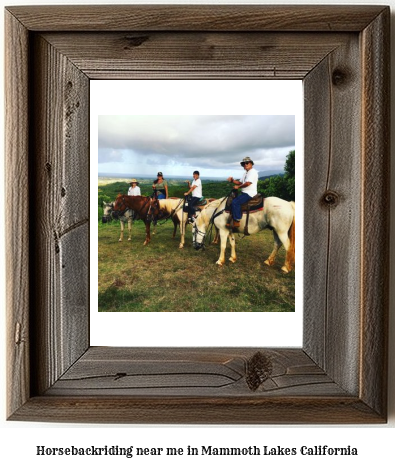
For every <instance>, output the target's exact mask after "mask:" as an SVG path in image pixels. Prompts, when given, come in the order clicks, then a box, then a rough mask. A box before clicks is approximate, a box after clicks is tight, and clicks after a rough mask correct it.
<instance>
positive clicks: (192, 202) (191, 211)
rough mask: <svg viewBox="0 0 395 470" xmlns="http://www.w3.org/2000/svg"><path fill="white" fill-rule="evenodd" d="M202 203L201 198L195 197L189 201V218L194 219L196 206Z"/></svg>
mask: <svg viewBox="0 0 395 470" xmlns="http://www.w3.org/2000/svg"><path fill="white" fill-rule="evenodd" d="M199 201H200V197H194V196H191V197H190V199H188V217H189V218H190V217H192V216H193V215H195V212H196V209H195V205H197V203H198V202H199Z"/></svg>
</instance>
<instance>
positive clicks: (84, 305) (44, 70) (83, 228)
mask: <svg viewBox="0 0 395 470" xmlns="http://www.w3.org/2000/svg"><path fill="white" fill-rule="evenodd" d="M31 47H32V51H33V55H34V56H35V57H36V59H37V60H36V63H35V67H34V71H33V72H32V73H31V89H32V93H33V97H32V100H33V104H32V110H33V111H32V117H33V119H32V123H31V129H32V133H33V135H34V142H33V143H32V146H31V155H32V158H33V159H34V161H35V165H34V167H33V168H32V170H31V178H32V182H33V184H34V188H35V189H34V191H33V193H32V196H31V197H32V201H33V203H32V208H34V211H35V218H34V221H33V222H32V225H33V230H34V232H35V237H34V238H33V242H32V260H33V263H32V270H31V272H32V275H33V280H32V285H33V289H32V292H34V295H33V298H32V303H33V305H34V310H33V313H32V319H33V320H34V326H33V328H32V337H33V338H34V343H35V344H36V345H37V347H36V348H35V349H34V352H35V354H34V355H33V358H32V359H33V367H34V368H35V370H36V371H37V374H36V376H35V380H34V381H33V382H32V383H33V386H34V392H35V393H42V392H43V391H45V390H46V389H47V388H48V387H50V386H51V385H52V384H53V383H54V382H55V381H56V379H57V378H58V377H59V375H61V374H63V373H64V372H65V370H67V369H68V368H69V367H70V365H71V364H73V363H74V362H75V361H76V360H77V359H78V358H79V357H80V356H81V355H82V354H83V353H84V352H85V350H86V348H87V347H88V346H89V331H88V329H89V229H88V221H89V132H88V129H89V82H88V79H87V78H86V76H85V75H84V74H82V73H81V72H80V71H79V70H78V69H77V68H76V67H75V66H74V65H73V64H72V63H71V62H70V61H69V60H68V59H67V57H65V56H64V55H62V54H61V53H59V52H58V51H57V50H56V49H54V48H53V47H52V46H51V45H50V44H49V43H48V42H47V41H45V40H44V39H43V38H41V37H37V38H35V39H34V40H32V41H31ZM59 351H62V354H59Z"/></svg>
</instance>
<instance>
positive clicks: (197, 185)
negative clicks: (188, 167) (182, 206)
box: [184, 170, 203, 223]
mask: <svg viewBox="0 0 395 470" xmlns="http://www.w3.org/2000/svg"><path fill="white" fill-rule="evenodd" d="M199 176H200V173H199V172H198V171H197V170H196V171H194V172H193V179H194V181H193V182H192V184H191V183H190V182H189V181H186V183H188V186H189V190H188V191H187V192H186V193H184V196H188V195H189V194H191V193H192V196H191V197H190V199H189V201H188V221H189V222H192V223H193V222H194V221H195V215H196V214H195V212H196V209H195V205H196V204H197V203H198V202H199V201H200V199H201V198H202V197H203V193H202V182H201V180H200V178H199Z"/></svg>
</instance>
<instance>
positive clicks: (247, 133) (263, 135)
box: [98, 115, 295, 178]
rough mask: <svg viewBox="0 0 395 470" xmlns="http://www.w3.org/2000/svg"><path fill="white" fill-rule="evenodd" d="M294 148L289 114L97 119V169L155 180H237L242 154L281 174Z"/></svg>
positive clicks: (292, 119)
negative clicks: (196, 176) (160, 177)
mask: <svg viewBox="0 0 395 470" xmlns="http://www.w3.org/2000/svg"><path fill="white" fill-rule="evenodd" d="M294 149H295V116H293V115H167V116H165V115H151V116H150V115H138V116H137V115H136V116H132V115H130V116H129V115H99V116H98V157H99V158H98V171H99V173H105V174H116V173H118V174H125V175H127V176H128V177H131V178H132V177H133V176H134V175H139V176H147V177H155V176H156V174H157V172H158V171H162V172H163V175H164V177H165V178H166V177H172V176H190V177H191V176H192V173H193V171H194V170H198V171H200V175H201V176H203V177H210V176H214V177H224V178H226V177H228V176H234V177H239V176H241V175H242V173H243V169H242V167H241V166H240V162H241V161H242V159H243V158H244V157H246V156H249V157H250V158H252V160H253V161H254V164H255V165H254V167H255V169H256V170H258V171H266V170H270V171H274V172H281V171H283V169H284V164H285V159H286V156H287V154H288V152H289V151H290V150H294Z"/></svg>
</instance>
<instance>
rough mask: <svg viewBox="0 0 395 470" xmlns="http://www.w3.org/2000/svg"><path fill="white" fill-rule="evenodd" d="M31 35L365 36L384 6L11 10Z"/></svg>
mask: <svg viewBox="0 0 395 470" xmlns="http://www.w3.org/2000/svg"><path fill="white" fill-rule="evenodd" d="M8 10H9V11H10V12H11V13H12V14H14V15H16V16H17V17H18V19H19V20H20V21H21V22H22V23H23V24H25V25H26V27H27V28H29V30H31V31H59V30H60V31H64V30H65V25H66V27H67V31H152V30H153V31H212V30H214V31H361V30H362V29H364V28H366V26H367V25H368V24H369V23H370V22H371V21H372V19H373V18H375V17H376V16H377V15H379V14H380V13H381V11H382V10H383V7H381V6H361V7H359V8H358V9H356V8H355V7H354V6H346V5H339V6H337V7H335V8H333V7H332V6H327V5H320V6H318V5H314V6H307V5H292V6H286V5H281V6H274V5H267V6H264V7H262V6H259V5H249V6H240V5H226V6H219V5H213V6H209V5H181V6H176V5H157V6H154V5H140V6H130V5H102V6H95V7H94V8H92V7H90V6H83V5H73V6H71V5H65V6H56V7H55V6H42V7H37V6H36V7H35V6H31V7H8Z"/></svg>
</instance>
